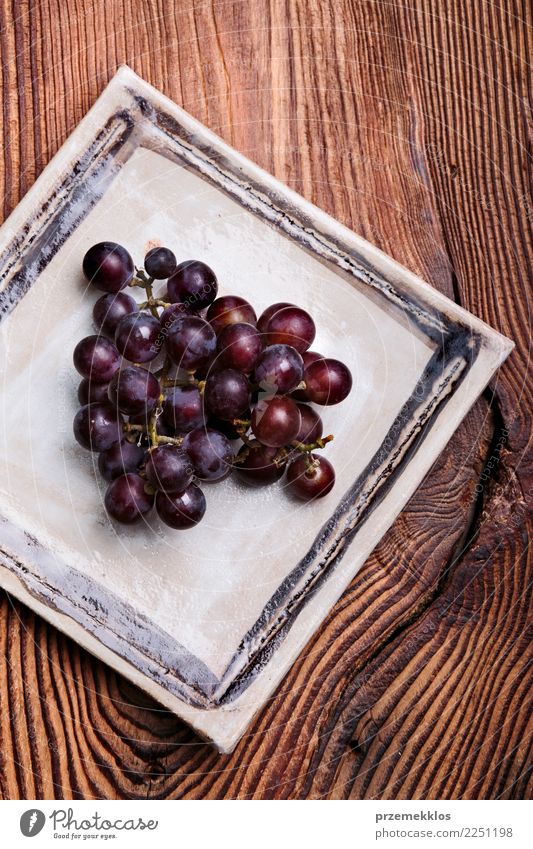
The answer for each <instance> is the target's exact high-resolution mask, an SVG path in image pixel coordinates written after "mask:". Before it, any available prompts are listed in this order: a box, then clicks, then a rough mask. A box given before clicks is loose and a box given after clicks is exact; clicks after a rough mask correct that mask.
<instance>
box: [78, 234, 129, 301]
mask: <svg viewBox="0 0 533 849" xmlns="http://www.w3.org/2000/svg"><path fill="white" fill-rule="evenodd" d="M83 273H84V274H85V277H86V278H87V280H89V282H90V283H92V284H93V286H96V288H97V289H100V291H102V292H120V290H121V289H123V288H124V286H127V285H128V283H129V282H130V280H131V279H132V278H133V275H134V273H135V266H134V264H133V260H132V258H131V256H130V255H129V253H128V252H127V250H126V248H123V247H122V245H117V243H116V242H98V244H97V245H93V246H92V248H89V250H88V251H87V253H86V254H85V256H84V257H83Z"/></svg>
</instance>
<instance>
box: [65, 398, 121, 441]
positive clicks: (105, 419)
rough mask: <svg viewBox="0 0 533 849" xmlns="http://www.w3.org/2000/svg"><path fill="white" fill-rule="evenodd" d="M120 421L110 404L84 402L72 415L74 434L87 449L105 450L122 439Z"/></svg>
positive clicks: (119, 416)
mask: <svg viewBox="0 0 533 849" xmlns="http://www.w3.org/2000/svg"><path fill="white" fill-rule="evenodd" d="M122 423H123V418H122V416H121V415H120V413H119V412H118V411H117V410H115V408H114V407H112V406H111V404H109V403H106V404H86V405H85V406H84V407H81V408H80V409H79V410H78V412H77V413H76V415H75V417H74V436H75V438H76V440H77V442H79V444H80V445H82V446H83V448H86V449H87V450H88V451H107V449H108V448H111V446H112V445H114V444H115V442H120V441H121V440H122V437H123V432H122Z"/></svg>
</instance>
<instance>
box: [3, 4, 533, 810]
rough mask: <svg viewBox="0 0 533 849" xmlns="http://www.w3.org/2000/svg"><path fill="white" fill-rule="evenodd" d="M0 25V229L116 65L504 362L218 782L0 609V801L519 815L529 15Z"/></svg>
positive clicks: (294, 7) (123, 10)
mask: <svg viewBox="0 0 533 849" xmlns="http://www.w3.org/2000/svg"><path fill="white" fill-rule="evenodd" d="M0 8H1V12H2V21H1V25H2V26H1V30H0V38H1V43H0V46H1V48H2V57H3V60H2V68H1V80H2V89H3V95H4V97H3V101H2V102H3V110H2V114H1V116H0V118H1V132H2V137H3V141H4V148H3V157H4V158H3V168H2V169H1V171H0V180H1V181H2V184H1V188H2V193H3V198H4V215H7V214H8V213H9V212H10V211H11V209H12V208H13V207H14V205H15V204H16V203H17V201H18V200H19V199H20V197H21V196H22V195H23V193H24V192H25V191H26V190H27V188H28V187H29V186H30V185H31V183H32V182H33V180H34V179H35V176H36V175H37V174H38V173H39V171H40V170H41V169H42V167H43V166H44V165H45V164H46V162H47V161H48V160H49V159H50V157H51V156H52V155H53V153H55V151H56V150H57V148H58V147H59V145H60V144H61V143H62V142H63V141H64V139H65V138H66V137H67V135H68V134H69V132H71V130H72V129H73V128H74V126H75V125H76V123H77V121H78V120H79V119H80V117H81V116H82V115H83V113H84V112H85V111H86V109H87V108H88V107H89V106H90V104H91V103H92V102H93V101H94V99H95V97H96V96H97V94H98V93H99V92H100V90H101V88H102V87H103V85H104V84H105V83H106V82H107V81H108V79H109V78H110V77H111V76H112V74H113V73H114V71H115V69H116V67H117V65H118V64H119V63H120V62H123V61H126V62H128V64H130V65H131V66H132V67H133V68H134V70H136V71H137V72H138V73H139V74H140V75H141V76H144V77H145V78H146V79H147V80H149V81H150V82H151V83H153V84H154V85H155V86H157V87H158V88H160V89H161V90H163V91H164V92H165V93H166V94H168V95H169V96H170V97H171V98H173V99H174V100H176V101H177V102H178V103H179V104H180V105H182V106H184V107H185V108H186V109H187V110H188V111H190V112H191V113H192V114H193V115H195V116H196V117H198V118H199V119H200V120H202V121H204V122H205V123H207V125H208V126H210V127H211V128H212V129H214V130H215V131H216V132H218V133H219V134H220V135H222V136H223V137H224V138H225V139H226V140H227V141H229V142H230V143H231V144H233V145H235V146H236V147H237V148H238V149H240V150H242V151H243V152H244V153H246V154H247V155H248V156H250V157H251V158H252V159H254V160H255V161H257V162H258V163H259V164H260V165H262V166H263V167H265V168H267V169H268V170H271V171H272V172H273V173H274V174H275V176H277V177H279V178H280V179H282V180H284V181H286V182H287V183H288V184H289V185H291V186H292V187H293V188H295V189H297V190H298V191H300V192H302V194H304V196H306V197H307V198H308V199H310V200H312V201H314V202H315V203H317V204H318V205H319V206H321V207H323V208H324V209H326V211H328V212H330V213H332V214H333V215H335V216H336V217H337V218H339V219H340V220H341V221H343V222H344V223H346V224H348V226H351V227H352V228H353V229H355V230H356V231H357V232H359V233H361V235H363V236H365V237H366V238H368V239H369V240H371V241H373V242H375V243H376V244H377V245H378V246H379V247H381V248H383V249H384V250H386V251H388V252H389V253H391V255H392V256H394V257H395V258H396V259H398V260H399V261H400V262H403V263H404V264H405V265H407V266H408V267H409V268H411V269H412V270H414V271H416V272H417V273H419V274H421V276H423V277H426V278H427V279H429V281H430V282H431V283H432V284H433V285H435V286H436V287H438V288H439V289H440V290H441V291H443V292H445V293H446V294H449V295H451V296H454V297H455V298H456V299H457V300H459V301H460V302H461V304H462V305H464V306H466V307H467V308H469V309H471V310H472V311H473V312H474V313H476V314H477V315H479V316H480V317H481V318H483V319H485V320H486V321H488V322H489V323H491V324H492V325H493V326H495V327H496V328H498V329H500V330H502V332H504V333H506V334H507V335H509V336H510V337H511V338H513V339H514V340H515V342H516V343H517V350H516V351H515V352H514V353H513V355H512V357H511V359H510V361H509V363H508V364H507V365H506V366H505V367H504V368H503V369H502V371H501V373H500V375H499V377H498V379H497V380H496V381H495V382H494V385H493V386H492V387H491V389H490V391H488V392H487V393H486V395H485V397H484V398H483V399H482V400H481V401H480V402H479V403H478V404H477V405H476V407H475V409H474V410H473V411H472V413H471V414H470V416H469V417H468V419H467V420H466V421H465V423H464V424H463V426H462V427H461V428H460V430H459V432H458V434H457V436H456V437H455V439H454V440H453V444H451V445H450V446H449V447H448V449H447V450H446V452H445V453H444V455H443V456H442V457H441V459H440V460H439V462H438V463H437V464H436V465H435V467H434V469H433V470H432V473H431V474H430V476H428V478H427V480H426V481H425V483H424V485H423V486H422V487H421V489H420V490H419V492H418V493H417V495H416V496H415V498H413V499H412V501H411V502H410V504H409V506H408V508H407V509H406V510H405V511H404V513H403V514H402V516H401V517H400V519H399V520H398V521H397V522H396V524H395V526H394V527H393V528H392V530H391V531H390V532H389V534H388V535H387V536H386V538H385V539H384V540H383V542H382V544H381V545H380V546H379V548H378V550H377V551H376V552H375V554H374V555H373V556H372V558H370V560H369V561H368V563H367V564H366V566H365V568H364V569H363V570H362V571H361V572H360V573H359V575H358V576H357V578H356V579H355V581H354V582H353V584H352V586H351V587H350V590H349V591H348V592H347V593H346V594H345V596H344V597H343V598H342V599H341V601H340V602H339V604H338V605H337V606H336V608H335V610H334V611H333V612H332V614H331V616H330V617H329V619H328V621H327V622H326V623H325V624H324V627H323V628H322V629H321V631H320V633H319V634H318V635H317V636H316V638H315V639H314V640H313V642H312V643H311V644H310V645H309V646H308V647H307V649H306V651H305V653H304V654H303V655H302V656H301V658H300V659H299V661H298V662H297V664H296V665H295V667H294V668H293V670H292V672H291V674H290V675H289V677H288V678H287V680H286V681H285V682H284V683H283V685H282V686H281V687H280V688H279V690H278V692H277V693H276V695H275V697H274V698H273V699H272V701H271V703H270V704H269V706H268V707H267V709H266V710H265V711H264V712H263V714H262V715H261V716H260V717H259V719H258V721H257V723H256V724H255V726H254V728H253V729H252V731H251V733H250V735H249V736H248V737H246V738H245V739H244V740H243V741H242V743H241V744H240V745H239V747H238V749H237V750H236V752H235V753H233V755H231V756H218V755H216V754H215V753H214V752H213V750H212V749H211V748H210V747H208V746H205V745H203V744H201V743H200V741H199V740H198V739H197V738H196V737H195V736H194V735H193V734H192V733H191V732H189V731H188V730H187V729H186V728H185V727H184V726H183V725H182V724H181V723H179V722H178V721H177V720H176V719H174V718H173V717H172V716H170V715H169V714H167V713H166V712H164V711H161V710H160V709H159V708H158V707H157V705H154V704H153V703H150V702H149V701H148V700H147V699H146V697H144V696H143V695H142V694H140V693H138V692H137V691H135V690H134V689H133V688H132V687H131V686H130V685H129V684H127V682H125V681H124V680H123V679H120V678H119V677H117V676H116V675H114V674H113V673H112V672H110V670H109V669H107V668H106V667H104V666H103V665H102V664H100V663H99V662H98V661H96V660H94V659H93V658H91V657H89V656H88V655H86V654H85V653H84V652H82V651H80V650H79V649H78V648H77V646H75V645H74V644H73V643H72V642H70V641H69V640H68V639H66V638H65V637H63V636H62V635H59V634H57V633H56V632H54V631H53V629H51V628H49V627H47V626H45V625H44V623H42V621H40V620H38V619H37V618H36V617H34V616H33V614H31V613H30V612H29V611H28V610H27V609H25V608H24V607H22V606H21V605H19V604H16V603H13V602H11V600H9V599H8V598H7V597H6V596H5V595H4V596H3V597H2V605H1V608H0V609H1V617H2V622H1V629H0V633H1V635H2V636H1V639H2V653H1V660H0V663H2V669H0V693H1V697H2V705H3V710H2V711H0V759H1V760H0V789H1V792H2V795H3V796H4V797H7V798H18V797H26V798H50V797H52V796H56V797H58V798H59V797H60V798H80V797H83V798H92V797H98V798H114V797H119V798H130V797H146V796H153V797H184V796H188V797H218V798H235V797H252V796H257V797H260V798H270V797H298V798H306V797H310V796H311V797H318V796H321V797H322V796H328V795H329V796H338V797H342V798H345V797H346V796H348V795H352V796H353V797H363V796H364V797H374V798H375V797H378V798H394V797H424V798H435V797H440V798H443V797H446V798H447V797H458V796H468V797H483V798H487V797H489V798H493V797H497V796H505V797H511V798H513V797H515V798H516V797H523V796H524V795H526V794H527V793H528V792H530V791H531V786H530V784H529V785H528V779H529V781H530V780H531V779H530V774H528V772H527V756H528V753H529V748H528V747H529V746H530V742H531V737H530V730H529V729H528V728H527V725H526V722H527V701H526V692H527V689H526V688H527V684H528V683H529V682H530V679H529V678H528V676H527V661H528V659H529V656H528V647H529V646H530V644H531V641H530V639H529V641H528V639H527V638H528V632H527V627H528V623H529V624H530V622H531V618H530V616H529V617H528V613H529V609H528V595H527V586H528V583H529V582H530V581H531V574H532V563H531V555H530V553H529V552H530V550H529V547H528V546H529V540H530V537H531V532H532V523H531V507H532V498H533V496H532V492H533V486H532V484H533V468H532V462H531V461H532V453H531V448H530V422H531V398H532V392H531V371H530V370H528V368H527V357H528V346H529V338H530V330H528V314H527V304H528V297H530V290H529V289H528V285H530V283H529V281H530V267H531V266H530V260H531V228H530V224H531V208H532V207H531V201H530V199H529V195H528V178H530V176H531V173H530V162H529V160H528V158H527V156H526V148H527V142H528V136H527V131H528V126H527V118H528V112H527V96H528V93H529V92H528V87H527V86H528V83H529V80H528V77H527V64H526V58H527V49H528V46H529V45H528V42H527V37H528V29H527V26H526V24H527V17H528V15H529V17H530V10H529V8H528V4H527V3H526V2H525V0H524V2H522V0H513V2H512V3H510V4H499V5H498V4H488V3H484V2H483V3H478V2H474V0H467V2H461V3H459V2H456V0H446V2H444V3H443V4H441V5H440V6H439V11H438V14H437V13H436V12H435V10H434V6H433V5H432V4H431V3H430V2H429V0H423V2H421V3H419V4H416V7H413V4H409V3H407V2H405V3H403V2H402V3H396V4H390V3H383V2H377V0H375V2H371V0H363V2H357V3H355V2H349V0H342V2H340V3H335V4H334V3H331V2H327V1H326V2H324V1H323V0H305V2H304V0H271V2H267V0H254V2H252V3H248V4H243V3H241V2H237V0H235V2H229V3H227V2H225V3H220V2H212V3H210V2H206V3H204V2H202V3H199V4H189V3H184V2H180V3H174V4H169V3H164V2H162V0H151V2H142V3H141V2H140V0H136V2H133V3H125V2H114V3H112V4H109V3H107V4H106V3H104V2H102V0H97V2H96V3H94V4H92V3H91V4H89V5H87V4H84V3H81V2H79V0H78V1H77V2H73V3H71V4H69V7H68V9H67V7H66V6H65V5H64V4H62V3H61V2H60V0H44V2H42V3H35V2H21V3H19V4H17V6H16V17H13V7H12V5H11V4H8V3H5V2H3V3H2V5H1V7H0ZM529 23H531V21H529ZM502 437H503V443H502V442H501V440H502ZM529 636H530V635H529Z"/></svg>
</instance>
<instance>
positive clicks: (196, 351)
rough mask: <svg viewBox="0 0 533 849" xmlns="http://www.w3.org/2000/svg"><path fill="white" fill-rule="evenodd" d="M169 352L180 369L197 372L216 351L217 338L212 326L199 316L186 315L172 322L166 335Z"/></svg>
mask: <svg viewBox="0 0 533 849" xmlns="http://www.w3.org/2000/svg"><path fill="white" fill-rule="evenodd" d="M166 346H167V352H168V355H169V357H170V359H171V360H172V362H173V363H175V364H176V365H177V366H179V367H180V368H183V369H186V370H187V371H196V369H198V368H200V367H201V366H203V365H206V363H208V362H209V360H210V359H211V357H212V356H213V354H214V353H215V351H216V347H217V338H216V336H215V331H214V330H213V328H212V327H211V325H210V324H209V323H208V322H207V321H205V320H204V319H203V318H200V316H198V315H186V316H182V317H181V318H178V319H176V321H174V322H172V324H171V326H170V327H169V329H168V332H167V335H166Z"/></svg>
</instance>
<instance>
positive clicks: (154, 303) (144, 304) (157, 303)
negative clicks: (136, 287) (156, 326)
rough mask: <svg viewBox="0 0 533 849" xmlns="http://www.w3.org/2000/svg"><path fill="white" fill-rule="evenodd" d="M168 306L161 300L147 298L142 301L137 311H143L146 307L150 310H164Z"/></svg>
mask: <svg viewBox="0 0 533 849" xmlns="http://www.w3.org/2000/svg"><path fill="white" fill-rule="evenodd" d="M169 306H170V304H167V302H166V301H163V300H161V298H149V299H148V300H147V301H143V302H142V303H141V304H139V309H140V310H145V309H146V308H147V307H149V308H150V309H151V308H152V307H163V309H166V308H167V307H169ZM152 315H153V313H152Z"/></svg>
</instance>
